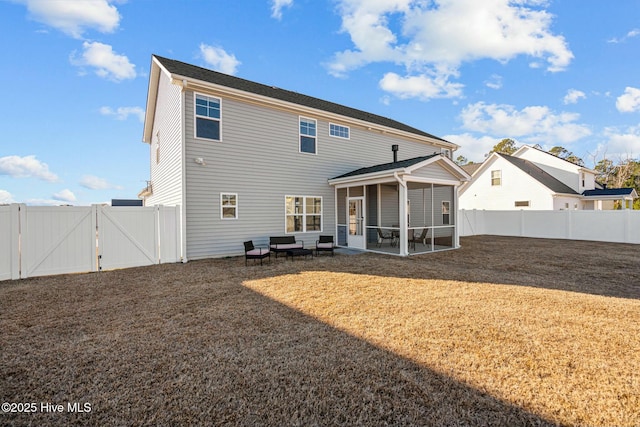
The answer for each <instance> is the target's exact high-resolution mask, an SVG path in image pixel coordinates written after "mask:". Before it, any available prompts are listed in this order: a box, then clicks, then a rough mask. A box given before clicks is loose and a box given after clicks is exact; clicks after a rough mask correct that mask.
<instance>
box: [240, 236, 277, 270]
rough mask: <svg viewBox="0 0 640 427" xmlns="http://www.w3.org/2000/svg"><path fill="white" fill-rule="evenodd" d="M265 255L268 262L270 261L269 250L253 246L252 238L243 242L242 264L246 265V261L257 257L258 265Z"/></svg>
mask: <svg viewBox="0 0 640 427" xmlns="http://www.w3.org/2000/svg"><path fill="white" fill-rule="evenodd" d="M267 257H268V258H269V263H271V251H270V250H269V249H266V248H256V247H255V246H253V240H249V241H248V242H244V265H247V261H248V260H250V259H259V260H260V265H262V260H263V259H265V258H267Z"/></svg>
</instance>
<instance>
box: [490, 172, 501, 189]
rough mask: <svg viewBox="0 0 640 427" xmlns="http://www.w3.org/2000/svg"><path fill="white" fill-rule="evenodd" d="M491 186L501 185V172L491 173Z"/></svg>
mask: <svg viewBox="0 0 640 427" xmlns="http://www.w3.org/2000/svg"><path fill="white" fill-rule="evenodd" d="M491 185H492V186H496V185H502V171H501V170H494V171H491Z"/></svg>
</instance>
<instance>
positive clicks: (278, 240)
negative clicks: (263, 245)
mask: <svg viewBox="0 0 640 427" xmlns="http://www.w3.org/2000/svg"><path fill="white" fill-rule="evenodd" d="M269 249H271V250H272V251H273V252H275V254H276V258H278V253H279V252H287V251H290V250H292V249H304V242H303V241H301V240H296V238H295V236H272V237H269Z"/></svg>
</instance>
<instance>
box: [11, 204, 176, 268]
mask: <svg viewBox="0 0 640 427" xmlns="http://www.w3.org/2000/svg"><path fill="white" fill-rule="evenodd" d="M179 222H180V216H179V208H178V207H167V206H155V207H111V206H101V205H92V206H80V207H67V206H64V207H46V206H26V205H23V204H12V205H9V206H0V280H7V279H21V278H27V277H33V276H46V275H51V274H62V273H84V272H92V271H100V270H109V269H115V268H125V267H137V266H143V265H151V264H160V263H169V262H178V261H180V259H181V255H180V252H181V251H180V224H179Z"/></svg>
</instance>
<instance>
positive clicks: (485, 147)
mask: <svg viewBox="0 0 640 427" xmlns="http://www.w3.org/2000/svg"><path fill="white" fill-rule="evenodd" d="M442 138H443V139H446V140H447V141H451V142H453V143H454V144H458V145H459V146H460V149H459V150H458V151H456V153H455V155H456V157H457V156H460V155H462V156H464V157H466V158H467V159H468V160H469V161H470V162H474V163H481V162H483V161H484V159H485V155H486V154H487V153H488V152H489V151H491V149H492V148H493V147H494V146H495V145H496V144H497V143H498V142H500V141H501V140H502V137H501V138H496V137H491V136H486V135H485V136H481V137H475V136H473V135H471V134H470V133H463V134H458V135H445V136H443V137H442Z"/></svg>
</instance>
